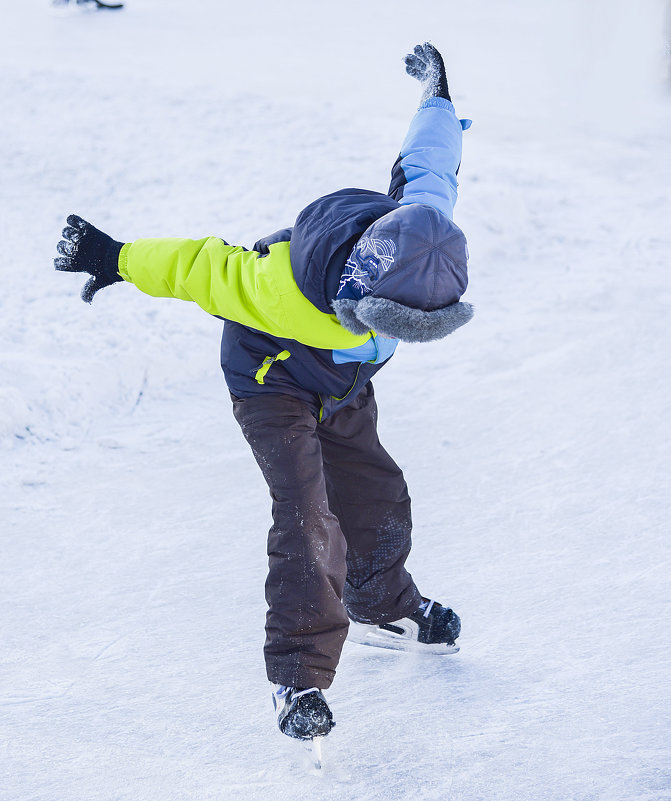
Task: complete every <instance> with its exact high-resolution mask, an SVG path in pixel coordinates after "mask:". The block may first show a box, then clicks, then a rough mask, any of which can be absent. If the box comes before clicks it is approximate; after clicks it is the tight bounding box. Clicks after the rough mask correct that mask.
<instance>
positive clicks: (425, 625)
mask: <svg viewBox="0 0 671 801" xmlns="http://www.w3.org/2000/svg"><path fill="white" fill-rule="evenodd" d="M460 631H461V621H460V620H459V616H458V615H457V614H456V613H455V612H453V611H452V610H451V609H449V608H448V607H446V606H441V605H440V604H439V603H438V602H437V601H432V600H429V599H428V598H425V599H423V601H422V603H421V604H420V606H419V608H418V609H417V611H416V612H414V613H413V614H412V615H410V617H404V618H401V619H400V620H394V621H393V622H392V623H381V624H379V625H375V624H370V623H359V622H357V621H355V620H350V624H349V632H348V634H347V639H348V640H350V641H352V642H357V643H359V644H361V645H374V646H376V647H378V648H388V649H390V650H392V651H413V652H416V653H424V654H437V655H439V656H447V655H448V654H456V653H457V651H458V650H459V646H458V645H456V644H455V640H456V639H457V637H458V636H459V632H460Z"/></svg>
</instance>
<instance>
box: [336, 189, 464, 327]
mask: <svg viewBox="0 0 671 801" xmlns="http://www.w3.org/2000/svg"><path fill="white" fill-rule="evenodd" d="M467 259H468V250H467V247H466V237H465V236H464V235H463V233H462V232H461V230H460V229H459V228H458V227H457V226H456V225H455V224H454V223H453V222H452V221H451V220H450V219H449V218H448V217H446V216H445V215H444V214H442V213H441V212H439V211H437V210H436V209H434V208H433V207H432V206H426V205H423V204H411V205H406V206H400V207H399V208H397V209H394V211H391V212H389V214H386V215H384V217H381V218H380V219H379V220H376V221H375V222H374V223H373V224H372V225H371V226H369V227H368V228H367V229H366V231H365V232H364V234H363V236H362V237H361V238H360V239H359V241H358V242H357V244H356V245H355V247H354V249H353V251H352V253H351V254H350V256H349V258H348V259H347V263H346V266H345V270H344V271H343V274H342V277H341V280H340V287H339V289H338V294H337V296H336V299H335V300H334V301H333V303H332V305H333V309H334V311H335V313H336V316H337V317H338V321H339V322H340V324H341V325H342V326H343V327H344V328H347V330H348V331H352V333H355V334H365V333H367V332H368V331H370V330H371V329H372V330H374V331H375V332H376V333H378V334H383V335H385V336H390V337H394V338H395V339H401V340H403V341H405V342H430V341H431V340H434V339H442V338H443V337H445V336H447V335H448V334H451V333H452V332H453V331H455V330H456V329H457V328H459V327H460V326H462V325H464V323H467V322H468V321H469V320H470V319H471V317H472V316H473V307H472V306H471V304H470V303H460V302H459V298H460V297H461V296H462V295H463V293H464V292H465V291H466V285H467V283H468V278H467V272H466V270H467Z"/></svg>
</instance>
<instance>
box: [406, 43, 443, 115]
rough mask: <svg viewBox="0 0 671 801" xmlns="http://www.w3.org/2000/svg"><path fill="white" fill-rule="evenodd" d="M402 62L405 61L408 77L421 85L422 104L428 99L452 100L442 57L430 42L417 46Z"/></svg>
mask: <svg viewBox="0 0 671 801" xmlns="http://www.w3.org/2000/svg"><path fill="white" fill-rule="evenodd" d="M403 60H404V61H405V71H406V72H407V73H408V75H411V76H412V77H413V78H416V79H417V80H418V81H419V82H420V83H421V84H422V89H423V90H424V91H423V93H422V103H423V102H424V101H425V100H428V99H429V98H430V97H443V98H445V100H450V101H451V100H452V98H451V97H450V90H449V89H448V88H447V76H446V75H445V65H444V64H443V57H442V56H441V55H440V53H439V52H438V51H437V50H436V48H435V47H434V46H433V45H432V44H430V42H424V44H423V45H417V46H416V47H415V49H414V54H413V53H409V54H408V55H407V56H406V57H405V58H404V59H403Z"/></svg>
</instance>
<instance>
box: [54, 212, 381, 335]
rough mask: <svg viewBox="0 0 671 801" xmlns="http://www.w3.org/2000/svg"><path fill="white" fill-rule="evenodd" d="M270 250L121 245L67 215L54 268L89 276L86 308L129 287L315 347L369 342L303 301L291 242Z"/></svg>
mask: <svg viewBox="0 0 671 801" xmlns="http://www.w3.org/2000/svg"><path fill="white" fill-rule="evenodd" d="M268 251H269V252H268V254H267V255H264V256H261V255H260V254H259V253H257V252H256V251H253V250H245V249H244V248H242V247H239V246H233V245H228V244H227V243H226V242H224V241H223V240H222V239H218V238H217V237H207V238H205V239H198V240H193V239H138V240H136V241H135V242H128V243H125V244H124V243H122V242H117V241H115V240H114V239H112V238H111V237H110V236H108V235H107V234H105V233H103V232H102V231H99V230H98V229H97V228H96V227H95V226H93V225H91V223H89V222H87V221H86V220H83V219H82V218H81V217H77V216H76V215H70V217H68V225H67V227H66V228H65V230H64V231H63V239H62V240H61V241H60V242H59V243H58V252H59V253H60V254H61V255H60V256H59V257H58V258H57V259H56V260H55V261H54V266H55V268H56V269H57V270H63V271H65V272H76V273H88V274H89V275H90V276H91V278H90V279H89V280H88V282H87V283H86V285H85V287H84V289H83V291H82V299H83V300H85V301H86V302H87V303H90V302H91V301H92V300H93V296H94V295H95V293H96V292H97V291H98V290H99V289H102V288H103V287H106V286H110V285H111V284H113V283H116V282H117V281H127V282H129V283H132V284H135V286H136V287H137V288H138V289H140V290H141V291H142V292H145V293H146V294H148V295H153V296H154V297H163V298H179V299H180V300H189V301H193V302H194V303H197V304H198V306H200V307H201V308H202V309H204V310H205V311H206V312H208V313H209V314H214V315H217V316H218V317H223V318H224V319H226V320H233V321H234V322H237V323H241V324H242V325H245V326H248V327H249V328H255V329H256V330H258V331H263V332H265V333H267V334H271V335H272V336H276V337H282V338H286V339H295V340H298V341H299V342H302V343H303V344H305V345H311V346H312V347H316V348H341V347H342V348H347V347H356V346H357V345H361V344H362V343H364V342H365V341H366V340H367V339H368V338H369V336H356V335H354V334H351V333H350V332H349V331H347V330H346V329H344V328H342V326H341V325H340V324H339V323H338V321H337V319H336V317H335V315H329V314H324V313H322V312H320V311H319V310H318V309H317V308H316V307H314V306H313V305H312V304H311V303H310V302H309V301H308V300H307V299H306V298H305V297H304V296H303V295H302V293H301V292H300V290H299V289H298V286H297V285H296V281H295V279H294V277H293V272H292V270H291V261H290V258H289V242H277V243H275V244H272V245H270V246H269V247H268Z"/></svg>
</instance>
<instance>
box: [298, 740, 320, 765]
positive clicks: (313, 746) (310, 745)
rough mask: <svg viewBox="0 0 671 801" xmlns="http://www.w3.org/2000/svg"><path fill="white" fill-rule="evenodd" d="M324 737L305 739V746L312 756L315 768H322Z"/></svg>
mask: <svg viewBox="0 0 671 801" xmlns="http://www.w3.org/2000/svg"><path fill="white" fill-rule="evenodd" d="M323 739H324V738H323V737H313V738H312V739H311V740H304V741H303V748H304V749H305V751H306V752H307V754H308V756H309V757H310V762H311V763H312V767H313V768H314V769H315V770H321V769H322V740H323Z"/></svg>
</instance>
